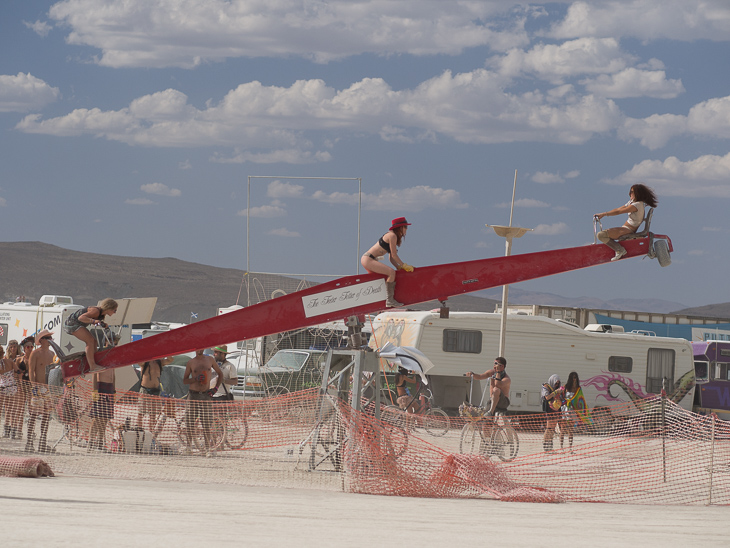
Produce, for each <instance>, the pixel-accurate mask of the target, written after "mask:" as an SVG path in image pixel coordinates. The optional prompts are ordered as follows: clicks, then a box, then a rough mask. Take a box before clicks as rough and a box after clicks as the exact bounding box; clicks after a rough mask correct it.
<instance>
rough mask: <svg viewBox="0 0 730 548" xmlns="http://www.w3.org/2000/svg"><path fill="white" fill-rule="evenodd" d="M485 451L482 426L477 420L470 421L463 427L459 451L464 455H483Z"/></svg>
mask: <svg viewBox="0 0 730 548" xmlns="http://www.w3.org/2000/svg"><path fill="white" fill-rule="evenodd" d="M483 452H484V440H483V439H482V432H481V427H480V425H479V424H478V422H476V421H469V422H467V423H466V424H464V426H463V427H462V429H461V439H460V440H459V453H461V454H463V455H482V454H483Z"/></svg>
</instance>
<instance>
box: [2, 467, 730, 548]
mask: <svg viewBox="0 0 730 548" xmlns="http://www.w3.org/2000/svg"><path fill="white" fill-rule="evenodd" d="M0 505H1V506H0V507H1V508H2V515H3V521H2V523H3V525H2V527H1V528H0V530H1V532H0V538H1V539H2V545H3V546H5V547H14V546H32V545H44V546H100V545H103V546H105V547H107V548H111V547H115V546H144V545H150V544H151V543H152V542H160V541H162V542H164V544H165V545H167V546H176V547H178V546H179V547H184V546H195V547H200V546H211V545H233V544H238V545H240V544H241V543H242V542H243V543H245V545H247V546H255V545H258V546H297V547H299V546H306V547H308V546H313V547H314V546H318V547H327V546H338V547H339V546H356V547H359V546H363V547H365V546H368V547H370V546H378V545H388V546H398V545H400V544H399V543H400V542H402V543H403V544H402V545H406V544H405V543H408V545H411V546H419V545H420V546H486V545H491V546H511V547H515V548H516V547H521V546H525V547H530V548H535V547H541V546H546V547H551V548H554V547H555V546H558V545H561V544H566V543H571V544H572V543H575V542H579V543H581V544H582V545H584V546H592V547H603V546H617V545H621V544H624V543H626V544H628V543H631V545H637V546H659V545H661V546H664V547H672V546H678V547H679V546H682V547H686V546H703V547H713V546H717V547H726V546H727V545H728V540H727V527H726V520H727V508H725V507H718V506H712V507H699V506H693V507H687V506H646V505H641V506H638V505H626V504H622V505H617V504H578V503H567V504H528V503H505V502H497V501H492V500H481V499H478V500H474V499H472V500H443V499H414V498H406V497H381V496H371V495H357V494H350V493H343V492H333V491H325V490H319V489H313V490H310V489H284V488H274V487H246V486H240V485H210V484H199V483H195V482H184V483H183V482H161V481H143V480H120V479H105V478H100V477H84V476H65V475H64V476H60V477H55V478H42V479H28V478H0Z"/></svg>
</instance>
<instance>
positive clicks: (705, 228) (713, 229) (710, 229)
mask: <svg viewBox="0 0 730 548" xmlns="http://www.w3.org/2000/svg"><path fill="white" fill-rule="evenodd" d="M702 232H725V229H724V228H720V227H718V226H703V227H702Z"/></svg>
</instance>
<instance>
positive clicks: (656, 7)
mask: <svg viewBox="0 0 730 548" xmlns="http://www.w3.org/2000/svg"><path fill="white" fill-rule="evenodd" d="M546 35H547V36H550V37H552V38H575V37H579V36H595V37H609V36H610V37H624V36H631V37H635V38H638V39H640V40H659V39H670V40H685V41H691V40H716V41H721V42H724V41H727V37H728V35H730V8H729V7H728V3H727V1H726V0H702V1H701V2H688V1H687V0H641V1H623V0H607V1H603V2H595V1H592V2H585V1H582V2H573V3H572V4H571V5H570V6H569V7H568V12H567V14H566V16H565V19H563V20H562V21H559V22H557V23H555V24H554V25H553V27H552V28H551V30H550V32H548V33H546Z"/></svg>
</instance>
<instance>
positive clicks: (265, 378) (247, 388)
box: [229, 350, 327, 399]
mask: <svg viewBox="0 0 730 548" xmlns="http://www.w3.org/2000/svg"><path fill="white" fill-rule="evenodd" d="M229 359H230V358H229ZM326 360H327V352H324V351H322V350H279V351H278V352H277V353H276V354H274V355H273V356H272V357H271V359H270V360H269V361H268V362H266V364H265V365H263V366H260V367H255V366H254V367H248V368H244V367H239V368H238V384H237V385H236V386H234V387H233V388H232V389H231V392H233V396H234V397H235V398H237V399H240V398H243V397H244V396H245V397H246V398H261V397H268V396H278V395H281V394H286V393H288V392H294V391H297V390H303V389H305V388H312V387H318V386H320V385H321V384H322V370H323V369H324V365H325V362H326Z"/></svg>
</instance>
